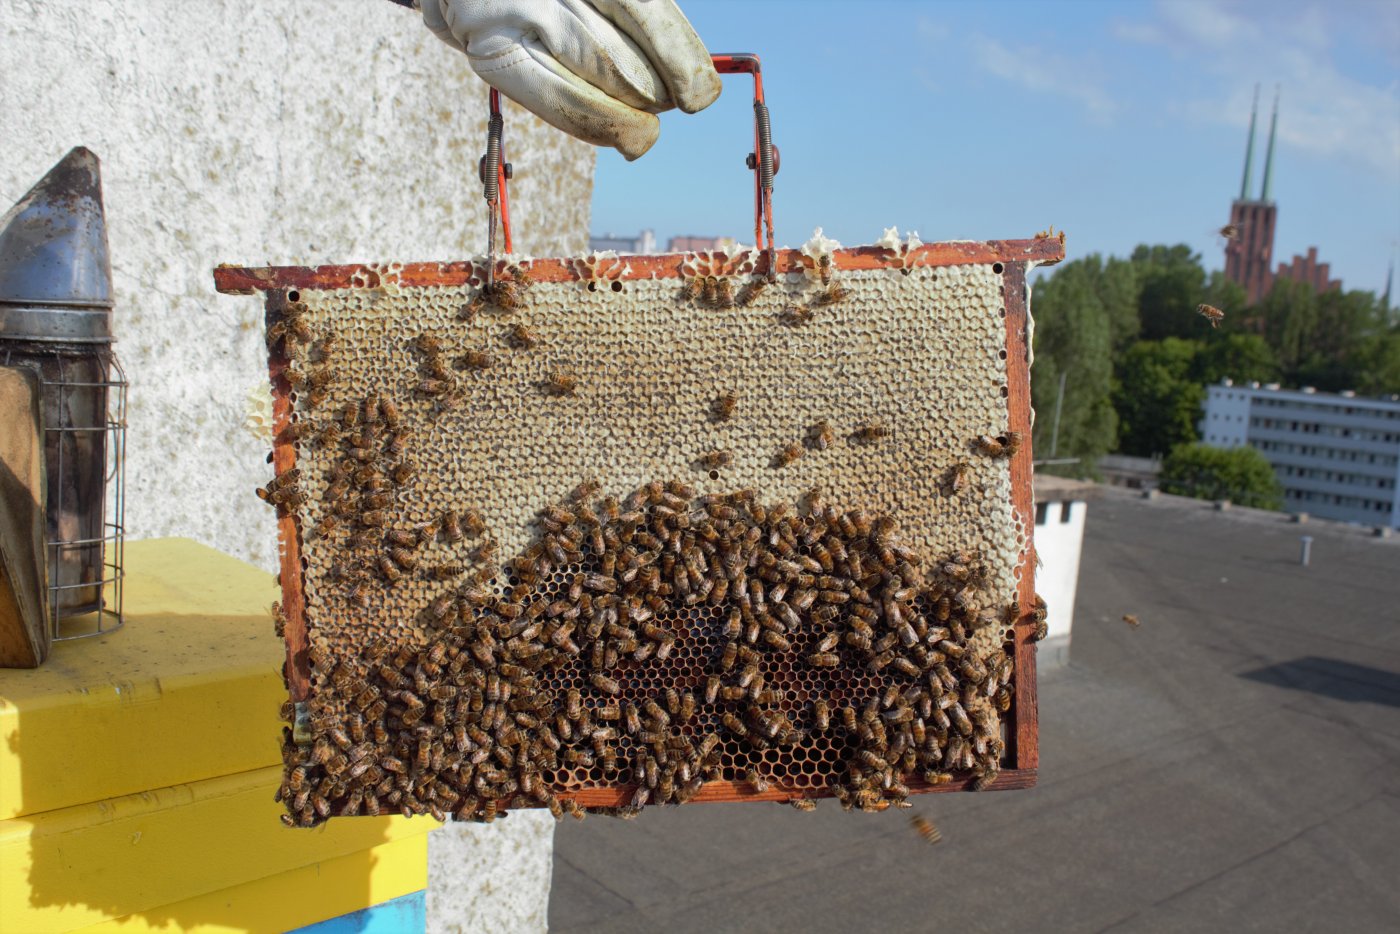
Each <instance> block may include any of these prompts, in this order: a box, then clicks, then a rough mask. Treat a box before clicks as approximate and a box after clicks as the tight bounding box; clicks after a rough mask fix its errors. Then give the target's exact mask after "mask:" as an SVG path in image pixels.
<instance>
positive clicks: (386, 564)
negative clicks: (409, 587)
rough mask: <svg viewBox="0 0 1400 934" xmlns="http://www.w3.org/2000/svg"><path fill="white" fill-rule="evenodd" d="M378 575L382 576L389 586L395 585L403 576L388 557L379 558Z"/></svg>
mask: <svg viewBox="0 0 1400 934" xmlns="http://www.w3.org/2000/svg"><path fill="white" fill-rule="evenodd" d="M379 573H380V574H382V575H384V579H385V580H387V581H388V582H389V583H391V584H393V583H396V582H397V581H398V580H399V578H400V577H402V576H403V572H402V571H400V570H399V566H398V565H397V564H395V563H394V562H393V560H392V559H391V558H390V557H389V556H388V555H380V556H379Z"/></svg>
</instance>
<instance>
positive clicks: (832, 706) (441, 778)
mask: <svg viewBox="0 0 1400 934" xmlns="http://www.w3.org/2000/svg"><path fill="white" fill-rule="evenodd" d="M597 493H598V489H597V486H596V484H593V483H585V484H583V485H581V486H580V488H579V489H578V490H576V491H575V493H574V495H573V496H572V497H571V498H570V499H569V500H568V501H566V502H564V503H561V504H558V505H554V506H550V507H548V508H546V509H545V510H544V511H543V512H542V513H541V514H540V517H539V534H538V537H537V538H536V540H535V542H534V543H533V544H532V545H530V546H529V547H528V548H527V549H526V550H525V551H524V552H523V553H522V554H520V555H518V556H517V557H516V558H514V559H513V560H512V561H510V562H509V563H508V564H507V566H506V575H505V576H504V578H503V581H504V583H503V585H502V587H503V592H501V591H498V590H497V589H495V588H489V587H486V586H484V585H483V583H482V582H481V580H480V579H479V577H474V578H471V579H469V580H468V581H467V582H465V583H462V584H459V585H454V586H452V587H450V588H448V589H446V590H444V591H443V593H442V594H441V595H440V597H439V598H437V599H436V600H434V601H433V604H432V607H431V608H430V614H429V615H430V616H431V617H432V620H433V623H434V625H435V627H436V628H435V629H434V630H433V634H432V636H431V638H430V639H429V640H428V641H427V643H426V644H423V645H402V644H392V643H390V642H389V641H386V640H380V641H376V642H375V643H373V644H371V645H369V646H365V647H363V648H362V650H361V651H359V652H358V653H351V654H347V655H343V656H332V655H330V654H328V653H326V652H325V651H324V650H323V649H313V651H312V660H313V665H314V666H315V674H316V677H317V682H318V687H317V690H316V691H315V693H314V697H313V700H312V708H311V714H312V726H313V731H314V735H315V737H316V738H315V741H314V743H313V744H312V745H310V746H304V747H303V746H298V745H296V744H295V743H293V742H292V740H291V735H290V731H288V733H287V740H286V743H285V745H284V758H285V761H286V765H287V769H286V780H285V781H284V783H283V785H282V788H281V789H280V792H279V796H280V798H281V799H282V800H284V801H285V802H286V803H287V806H288V814H287V815H286V817H285V820H286V821H287V822H288V823H289V824H292V825H297V826H311V825H314V824H316V823H318V822H320V821H322V820H324V819H326V818H328V817H331V816H335V815H355V814H381V813H403V814H423V813H427V814H432V815H434V816H435V817H438V818H439V819H445V818H447V817H448V816H451V817H455V818H456V819H459V820H472V821H489V820H492V819H494V818H496V817H497V816H501V815H502V814H503V813H504V812H505V811H506V810H508V809H509V808H512V807H521V806H544V807H547V808H549V809H550V811H551V812H553V813H554V814H555V816H556V817H560V816H562V815H563V814H565V813H572V814H574V815H575V816H580V817H581V816H582V815H583V813H584V812H585V810H589V809H585V808H581V807H580V806H579V805H577V804H576V803H573V802H572V800H571V799H570V797H569V796H568V794H567V793H568V792H569V791H571V790H575V789H577V788H579V787H586V786H587V785H589V784H594V785H604V786H617V785H625V786H629V788H630V792H629V794H630V796H629V797H628V798H627V800H626V802H625V803H624V804H623V805H621V806H620V807H614V808H605V809H596V810H601V811H603V812H604V813H608V814H612V815H615V816H622V817H628V816H632V815H634V814H636V813H637V811H638V810H639V809H640V808H641V807H642V806H644V805H646V804H662V803H682V802H684V801H687V800H690V799H691V798H692V797H694V795H696V794H697V793H698V792H699V791H700V789H701V788H702V787H703V785H704V784H705V782H707V781H714V780H720V779H724V780H728V781H732V782H739V783H747V784H748V785H749V786H750V787H751V788H753V789H754V790H755V791H759V792H761V791H763V790H765V789H766V788H767V786H768V780H767V779H766V778H765V776H764V771H763V770H764V766H763V764H762V757H763V754H764V753H765V752H766V751H769V750H777V751H779V752H781V751H782V750H783V749H785V748H787V747H790V746H792V745H793V744H796V743H800V742H806V741H808V740H811V739H813V738H814V737H825V738H827V739H828V740H829V741H830V742H831V743H832V744H833V746H834V747H836V748H839V749H840V751H841V752H840V765H839V767H838V768H836V769H834V770H832V771H831V772H830V774H829V775H827V776H825V780H826V781H827V782H828V783H829V784H828V786H827V787H828V792H827V793H831V794H835V795H836V796H837V797H838V798H839V799H840V800H841V803H842V805H843V806H844V807H846V808H848V809H850V808H856V809H860V810H880V809H884V808H886V807H888V806H890V805H891V804H894V805H904V804H906V803H907V802H906V798H907V796H908V795H909V793H910V786H909V783H910V782H911V781H913V782H918V781H922V782H927V783H932V784H939V783H944V782H948V781H952V780H953V779H954V777H955V776H959V775H961V776H969V775H971V776H974V777H975V787H977V788H979V789H980V788H985V787H986V786H988V785H990V784H991V783H992V782H994V781H995V780H996V778H997V771H998V761H999V759H1000V757H1001V754H1002V751H1003V748H1004V744H1003V740H1002V737H1001V730H1000V725H999V720H998V717H997V712H998V711H1005V710H1008V709H1009V708H1010V704H1011V699H1012V694H1013V686H1012V672H1013V664H1012V660H1011V658H1010V657H1009V656H1008V655H1007V654H1006V652H1005V650H1004V648H1001V647H996V648H992V649H990V650H986V651H983V650H978V649H975V648H974V647H973V644H972V642H971V641H970V640H971V639H972V637H973V635H974V634H975V633H976V631H977V630H979V629H981V628H982V627H985V626H1005V625H1009V624H1012V623H1014V622H1015V621H1016V615H1017V614H1016V608H1015V606H1014V605H1005V606H999V605H994V604H988V603H986V602H985V601H986V597H985V591H986V590H987V589H988V571H987V568H986V566H985V565H984V564H982V563H981V562H980V561H979V560H978V559H977V557H976V556H975V555H968V554H961V555H950V556H946V557H945V558H944V559H943V560H941V561H937V562H927V561H924V560H923V559H921V558H920V556H918V555H917V554H914V553H912V552H910V551H909V550H907V549H905V548H903V547H902V546H900V545H899V544H898V542H897V541H896V538H895V533H896V524H895V521H894V520H893V519H892V518H891V517H889V516H885V515H869V514H867V513H865V512H863V511H861V510H859V509H856V510H846V511H841V510H838V509H836V508H835V507H834V506H831V505H829V504H825V503H824V502H823V501H822V498H821V495H820V493H819V491H815V490H814V491H811V492H810V493H809V494H808V495H807V497H806V498H805V502H804V503H803V506H802V508H801V509H795V508H793V507H791V506H786V505H781V504H780V505H776V506H765V505H763V504H761V503H760V502H759V500H758V498H757V495H756V494H755V492H754V491H752V490H742V491H738V492H735V493H732V494H723V495H707V496H700V497H698V498H697V497H696V495H695V491H694V490H692V489H690V488H688V487H687V486H685V485H684V484H680V483H666V484H663V483H660V482H656V483H652V484H649V485H647V486H646V487H644V488H642V489H640V490H637V491H636V492H634V493H633V494H632V495H630V496H629V497H627V498H626V499H625V500H623V501H620V502H619V501H618V500H617V499H615V498H613V497H602V498H598V497H597ZM692 608H707V609H709V610H711V611H712V612H711V615H710V616H709V617H701V618H696V617H694V616H693V614H692V616H687V615H686V611H687V610H690V609H692ZM999 641H1000V640H992V641H990V642H989V644H994V643H995V642H999ZM678 647H695V648H698V649H699V650H700V651H701V653H702V655H703V659H704V660H703V662H702V668H703V670H697V671H694V672H692V673H691V674H689V675H686V674H684V673H683V671H684V666H680V665H678V664H677V663H676V662H673V661H672V659H673V658H675V656H676V654H677V652H678ZM783 665H786V666H790V667H791V668H792V669H794V670H798V671H801V672H802V677H803V679H804V682H805V683H806V684H808V685H809V687H808V688H801V689H794V688H792V687H791V686H790V685H789V686H784V685H783V684H781V683H778V682H777V681H774V680H773V678H774V675H773V673H774V672H775V671H777V670H778V669H779V667H780V666H783ZM666 671H670V672H672V673H678V672H679V673H680V674H677V676H676V677H674V678H673V680H672V681H671V682H670V684H669V685H668V686H666V687H652V685H655V684H656V683H657V680H658V678H657V676H658V674H659V673H663V672H666ZM838 698H839V699H838ZM581 775H582V776H583V777H582V778H581V777H580V776H581ZM797 797H799V798H800V797H801V795H798V796H797ZM798 806H800V807H802V808H804V809H806V808H809V807H810V806H812V805H811V802H804V803H801V804H799V805H798Z"/></svg>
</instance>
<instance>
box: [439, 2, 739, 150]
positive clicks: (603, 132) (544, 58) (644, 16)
mask: <svg viewBox="0 0 1400 934" xmlns="http://www.w3.org/2000/svg"><path fill="white" fill-rule="evenodd" d="M422 8H423V22H424V23H425V24H426V25H427V27H428V28H429V29H431V30H432V31H433V32H434V33H435V34H436V35H437V36H438V38H440V39H442V40H443V41H444V42H447V43H449V44H451V45H453V46H455V47H457V48H459V49H461V50H462V51H463V52H465V53H466V54H467V58H468V60H469V61H470V62H471V66H472V69H473V70H474V71H475V72H476V73H477V74H478V75H480V76H481V78H482V80H484V81H485V82H486V83H487V84H489V85H491V86H492V87H493V88H495V89H496V90H498V91H500V92H501V93H502V94H504V95H505V96H506V97H509V98H510V99H511V100H513V101H515V102H516V103H517V104H520V105H521V106H522V107H525V108H526V109H527V110H530V111H531V112H533V113H534V114H536V115H537V116H538V117H540V119H542V120H544V121H546V122H548V123H550V124H552V125H554V126H556V127H558V128H559V129H561V130H563V131H564V132H565V133H568V134H570V135H571V136H576V137H578V138H579V139H581V140H584V141H586V142H589V143H593V144H594V145H598V146H613V147H615V148H616V149H617V150H618V151H619V152H621V153H622V154H623V155H624V156H626V157H627V158H628V159H629V160H630V159H636V158H637V157H638V156H640V155H642V153H644V152H646V151H647V150H648V149H650V148H651V145H652V143H655V142H656V137H657V134H658V133H660V132H661V124H660V122H659V121H658V120H657V119H656V117H655V116H654V115H655V114H657V113H660V112H661V111H663V110H670V109H671V108H672V107H679V108H680V109H681V110H683V111H685V112H686V113H695V112H696V111H697V110H703V109H704V108H706V107H708V106H709V105H710V104H712V103H713V102H714V100H715V98H717V97H719V92H720V80H719V75H718V74H717V73H716V72H715V69H714V66H713V65H712V64H711V62H710V55H709V53H708V52H707V51H706V50H705V46H704V44H703V43H702V42H701V41H700V37H699V36H697V35H696V34H695V30H694V29H693V28H691V25H690V23H689V22H688V21H687V20H686V18H685V16H684V15H683V14H682V13H681V11H680V9H678V8H677V7H676V5H675V3H674V2H672V0H422Z"/></svg>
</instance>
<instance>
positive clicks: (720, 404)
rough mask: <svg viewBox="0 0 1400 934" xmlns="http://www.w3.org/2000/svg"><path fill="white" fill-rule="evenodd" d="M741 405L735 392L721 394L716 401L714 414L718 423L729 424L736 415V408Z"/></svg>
mask: <svg viewBox="0 0 1400 934" xmlns="http://www.w3.org/2000/svg"><path fill="white" fill-rule="evenodd" d="M738 403H739V396H738V395H737V394H736V393H733V392H724V393H720V394H719V395H718V396H717V397H716V398H715V401H714V405H713V413H714V419H715V421H717V422H727V421H729V419H730V418H731V417H733V415H734V407H735V406H736V405H738Z"/></svg>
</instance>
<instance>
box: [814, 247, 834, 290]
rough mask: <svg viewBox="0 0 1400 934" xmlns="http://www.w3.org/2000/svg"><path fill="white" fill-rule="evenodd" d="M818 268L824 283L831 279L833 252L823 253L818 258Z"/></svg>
mask: <svg viewBox="0 0 1400 934" xmlns="http://www.w3.org/2000/svg"><path fill="white" fill-rule="evenodd" d="M817 270H818V271H819V272H820V273H821V278H822V285H826V284H827V283H829V282H830V281H831V254H830V253H823V254H822V255H821V258H820V259H818V260H817Z"/></svg>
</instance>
